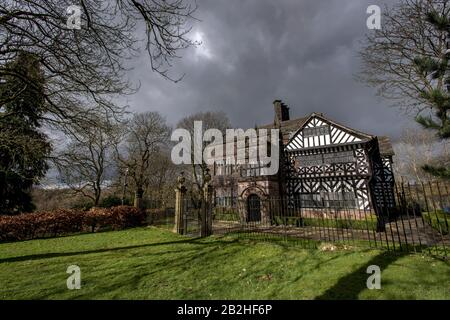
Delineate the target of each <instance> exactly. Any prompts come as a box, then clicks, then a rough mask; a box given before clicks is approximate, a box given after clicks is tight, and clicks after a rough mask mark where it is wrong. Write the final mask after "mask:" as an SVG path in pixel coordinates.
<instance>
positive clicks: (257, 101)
mask: <svg viewBox="0 0 450 320" xmlns="http://www.w3.org/2000/svg"><path fill="white" fill-rule="evenodd" d="M198 4H199V10H198V11H197V12H196V17H197V18H199V19H200V20H201V22H198V23H197V24H196V25H195V27H194V29H193V30H192V33H191V37H192V38H193V39H196V40H201V41H202V45H201V46H199V47H198V48H191V49H188V50H185V51H184V52H182V53H181V55H182V59H181V60H178V61H176V63H175V66H174V68H173V69H172V72H173V73H175V74H182V73H185V74H186V76H185V78H184V79H183V81H182V82H180V83H176V84H175V83H171V82H169V81H167V80H165V79H163V78H161V77H160V76H158V75H157V74H155V73H151V72H150V71H149V68H147V67H144V66H148V61H147V60H146V59H147V58H146V57H145V56H143V57H142V58H141V59H140V60H139V61H136V64H135V66H136V68H135V70H134V71H133V72H132V73H131V74H130V77H131V78H132V80H133V81H140V82H141V89H140V91H139V93H138V94H136V95H134V96H132V97H130V99H129V104H130V105H131V107H132V109H133V110H135V111H150V110H157V111H160V112H161V113H162V114H163V115H165V116H166V117H167V119H168V120H169V122H171V123H172V124H175V123H176V122H177V121H178V120H179V119H181V118H182V117H183V116H186V115H188V114H190V113H193V112H198V111H207V110H223V111H225V112H226V113H227V114H228V116H229V117H230V119H231V121H232V123H233V125H234V126H237V127H243V128H246V127H253V126H254V125H255V124H266V123H270V122H271V121H273V108H272V101H273V100H274V99H282V100H284V101H285V102H286V103H287V104H288V105H289V106H290V107H291V118H293V117H299V116H304V115H307V114H309V113H311V112H314V111H315V112H323V113H324V114H325V115H327V116H329V117H331V118H332V119H335V120H337V121H340V122H343V123H345V124H347V125H349V126H351V127H354V128H356V129H359V130H362V131H365V132H367V133H371V134H377V135H384V134H387V135H390V136H392V137H393V138H395V137H397V136H398V135H399V133H400V131H401V130H402V126H404V125H406V124H408V123H410V122H411V121H412V120H411V119H405V116H404V115H403V114H402V113H401V112H400V111H399V110H397V109H393V108H389V107H388V105H389V102H388V101H385V100H382V99H380V98H377V97H376V96H375V91H374V90H373V89H371V88H366V87H365V86H364V85H363V84H360V83H358V82H356V81H355V80H354V76H355V74H357V72H358V70H359V63H360V62H359V60H358V56H357V52H358V45H359V44H358V41H359V40H360V39H361V38H362V37H363V35H364V34H365V33H366V32H370V30H368V29H367V27H366V19H367V17H368V15H367V14H366V9H367V7H368V6H369V5H371V4H378V5H380V6H381V5H382V2H380V1H374V0H368V1H366V0H363V1H360V0H321V1H316V0H281V1H280V0H279V1H273V0H246V1H242V0H220V1H217V0H214V1H213V0H199V1H198Z"/></svg>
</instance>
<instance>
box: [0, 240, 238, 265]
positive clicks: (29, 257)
mask: <svg viewBox="0 0 450 320" xmlns="http://www.w3.org/2000/svg"><path fill="white" fill-rule="evenodd" d="M237 241H238V239H235V240H232V241H217V240H216V241H215V242H223V243H227V244H229V243H232V242H237ZM171 244H195V245H208V242H207V241H201V238H190V239H186V240H178V241H167V242H156V243H147V244H140V245H134V246H122V247H114V248H104V249H96V250H86V251H75V252H48V253H42V254H32V255H26V256H19V257H11V258H5V259H0V264H1V263H6V262H20V261H30V260H39V259H49V258H59V257H70V256H76V255H83V254H93V253H104V252H113V251H119V250H128V249H139V248H145V247H156V246H164V245H171Z"/></svg>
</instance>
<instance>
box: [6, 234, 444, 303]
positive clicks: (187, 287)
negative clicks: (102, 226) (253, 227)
mask: <svg viewBox="0 0 450 320" xmlns="http://www.w3.org/2000/svg"><path fill="white" fill-rule="evenodd" d="M73 264H75V265H78V266H79V267H80V268H81V278H82V280H81V282H82V287H81V289H80V290H68V289H67V287H66V279H67V277H68V276H69V275H68V274H66V269H67V267H68V266H69V265H73ZM369 265H378V266H380V268H381V270H382V275H381V285H382V289H381V290H368V289H367V288H366V279H367V277H368V276H369V275H368V274H366V269H367V267H368V266H369ZM449 279H450V265H449V263H448V262H444V261H441V260H438V259H434V258H431V257H429V256H425V255H401V254H396V255H393V254H386V253H383V252H381V251H377V250H366V251H361V250H348V249H347V250H345V249H344V248H342V249H340V250H338V251H321V250H315V249H302V248H301V247H300V246H299V245H295V244H291V243H288V242H285V241H274V242H268V241H258V240H256V239H248V238H241V237H237V236H234V237H232V236H229V237H223V238H220V237H211V238H208V239H201V240H199V239H187V238H183V237H181V236H178V235H175V234H172V233H170V232H168V231H164V230H161V229H157V228H153V227H148V228H138V229H131V230H125V231H118V232H104V233H96V234H84V235H77V236H69V237H61V238H55V239H44V240H33V241H24V242H16V243H4V244H0V298H1V299H333V298H340V299H450V281H449Z"/></svg>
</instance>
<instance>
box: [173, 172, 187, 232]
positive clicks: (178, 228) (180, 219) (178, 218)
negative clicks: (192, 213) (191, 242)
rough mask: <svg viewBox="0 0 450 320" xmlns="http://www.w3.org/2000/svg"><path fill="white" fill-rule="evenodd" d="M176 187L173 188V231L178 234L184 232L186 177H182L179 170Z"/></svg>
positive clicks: (182, 174)
mask: <svg viewBox="0 0 450 320" xmlns="http://www.w3.org/2000/svg"><path fill="white" fill-rule="evenodd" d="M177 182H178V184H177V187H176V188H175V228H174V232H176V233H178V234H185V231H186V227H185V225H186V219H185V212H184V211H185V210H184V209H185V202H184V201H185V196H186V191H187V188H186V186H185V185H184V183H185V182H186V178H185V177H184V173H183V172H181V175H180V176H179V177H178V179H177Z"/></svg>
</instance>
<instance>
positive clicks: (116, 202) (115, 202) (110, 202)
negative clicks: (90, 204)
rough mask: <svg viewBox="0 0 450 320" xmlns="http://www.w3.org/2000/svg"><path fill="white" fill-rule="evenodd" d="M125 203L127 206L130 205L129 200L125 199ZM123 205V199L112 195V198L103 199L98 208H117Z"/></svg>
mask: <svg viewBox="0 0 450 320" xmlns="http://www.w3.org/2000/svg"><path fill="white" fill-rule="evenodd" d="M123 202H124V204H125V205H127V206H128V205H130V200H129V199H124V201H123ZM121 205H122V198H119V197H117V196H114V195H110V196H107V197H106V198H103V199H102V200H101V201H100V204H99V205H98V206H99V207H101V208H111V207H117V206H121Z"/></svg>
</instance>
